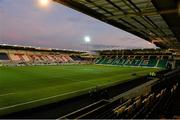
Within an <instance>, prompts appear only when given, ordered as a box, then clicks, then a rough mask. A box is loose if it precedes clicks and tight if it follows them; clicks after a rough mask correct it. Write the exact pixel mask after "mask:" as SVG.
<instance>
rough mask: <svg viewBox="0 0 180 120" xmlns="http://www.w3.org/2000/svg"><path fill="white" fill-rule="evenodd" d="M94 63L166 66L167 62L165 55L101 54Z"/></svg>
mask: <svg viewBox="0 0 180 120" xmlns="http://www.w3.org/2000/svg"><path fill="white" fill-rule="evenodd" d="M95 63H96V64H112V65H121V66H146V67H160V68H166V66H167V63H168V58H167V57H161V58H160V57H159V58H158V57H157V56H136V55H134V56H132V55H131V56H127V55H124V56H101V57H100V58H98V59H96V61H95Z"/></svg>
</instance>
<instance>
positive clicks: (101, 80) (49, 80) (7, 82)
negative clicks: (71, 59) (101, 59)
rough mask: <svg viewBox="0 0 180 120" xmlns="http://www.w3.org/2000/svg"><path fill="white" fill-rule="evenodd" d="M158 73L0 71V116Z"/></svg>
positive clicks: (77, 68)
mask: <svg viewBox="0 0 180 120" xmlns="http://www.w3.org/2000/svg"><path fill="white" fill-rule="evenodd" d="M157 70H158V69H155V68H135V67H119V66H102V65H63V66H26V67H0V115H3V114H7V113H10V112H14V111H19V110H23V109H28V108H32V107H37V106H40V105H44V104H48V103H52V102H56V101H60V100H63V99H67V98H70V97H73V96H77V95H80V94H83V93H86V92H88V91H89V89H92V88H95V87H96V86H98V87H99V88H102V87H107V86H110V85H113V84H118V83H121V82H124V81H127V80H131V79H132V78H135V77H139V76H144V75H147V74H149V72H151V71H157ZM132 73H137V76H132V75H131V74H132Z"/></svg>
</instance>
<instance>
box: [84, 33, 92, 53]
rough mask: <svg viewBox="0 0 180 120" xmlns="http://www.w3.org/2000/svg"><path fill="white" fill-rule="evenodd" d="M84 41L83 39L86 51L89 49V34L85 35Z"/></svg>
mask: <svg viewBox="0 0 180 120" xmlns="http://www.w3.org/2000/svg"><path fill="white" fill-rule="evenodd" d="M84 41H85V43H86V46H87V51H89V43H90V42H91V38H90V37H89V36H85V37H84Z"/></svg>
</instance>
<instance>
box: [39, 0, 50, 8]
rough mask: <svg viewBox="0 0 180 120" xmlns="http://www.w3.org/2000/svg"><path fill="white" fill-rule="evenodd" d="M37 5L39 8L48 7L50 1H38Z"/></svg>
mask: <svg viewBox="0 0 180 120" xmlns="http://www.w3.org/2000/svg"><path fill="white" fill-rule="evenodd" d="M38 4H39V6H41V7H48V6H49V4H50V0H38Z"/></svg>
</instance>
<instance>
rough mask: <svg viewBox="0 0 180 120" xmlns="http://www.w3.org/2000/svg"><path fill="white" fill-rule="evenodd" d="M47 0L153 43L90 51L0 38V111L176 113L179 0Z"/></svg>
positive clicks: (3, 114) (85, 115)
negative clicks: (145, 46) (9, 42)
mask: <svg viewBox="0 0 180 120" xmlns="http://www.w3.org/2000/svg"><path fill="white" fill-rule="evenodd" d="M53 1H54V2H57V3H60V4H63V5H66V6H68V7H70V8H73V9H75V10H78V11H80V12H82V13H85V14H87V15H90V16H92V17H94V18H96V19H98V20H101V21H103V22H106V23H108V24H110V25H113V26H115V27H117V28H120V29H123V30H125V31H127V32H130V33H132V34H134V35H137V36H139V37H141V38H144V39H145V40H147V41H149V42H152V43H154V44H155V45H156V46H158V47H159V48H157V49H131V50H129V49H122V50H117V49H116V50H92V51H91V52H92V53H93V54H92V53H91V52H84V51H73V50H61V49H53V48H39V47H38V48H37V47H27V46H17V45H15V46H13V45H12V46H11V45H0V88H1V91H0V118H2V119H12V118H13V119H22V118H23V119H27V118H28V119H38V118H39V119H47V118H49V119H153V118H156V119H164V118H165V119H172V118H173V119H176V118H177V119H179V118H180V112H179V109H180V103H179V98H180V95H179V92H180V87H179V78H180V49H179V48H180V44H179V43H180V42H179V40H180V35H179V21H180V17H179V13H178V12H179V7H178V6H179V5H178V4H179V3H178V1H177V0H174V1H172V0H119V1H117V0H53ZM94 53H95V54H94Z"/></svg>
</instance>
